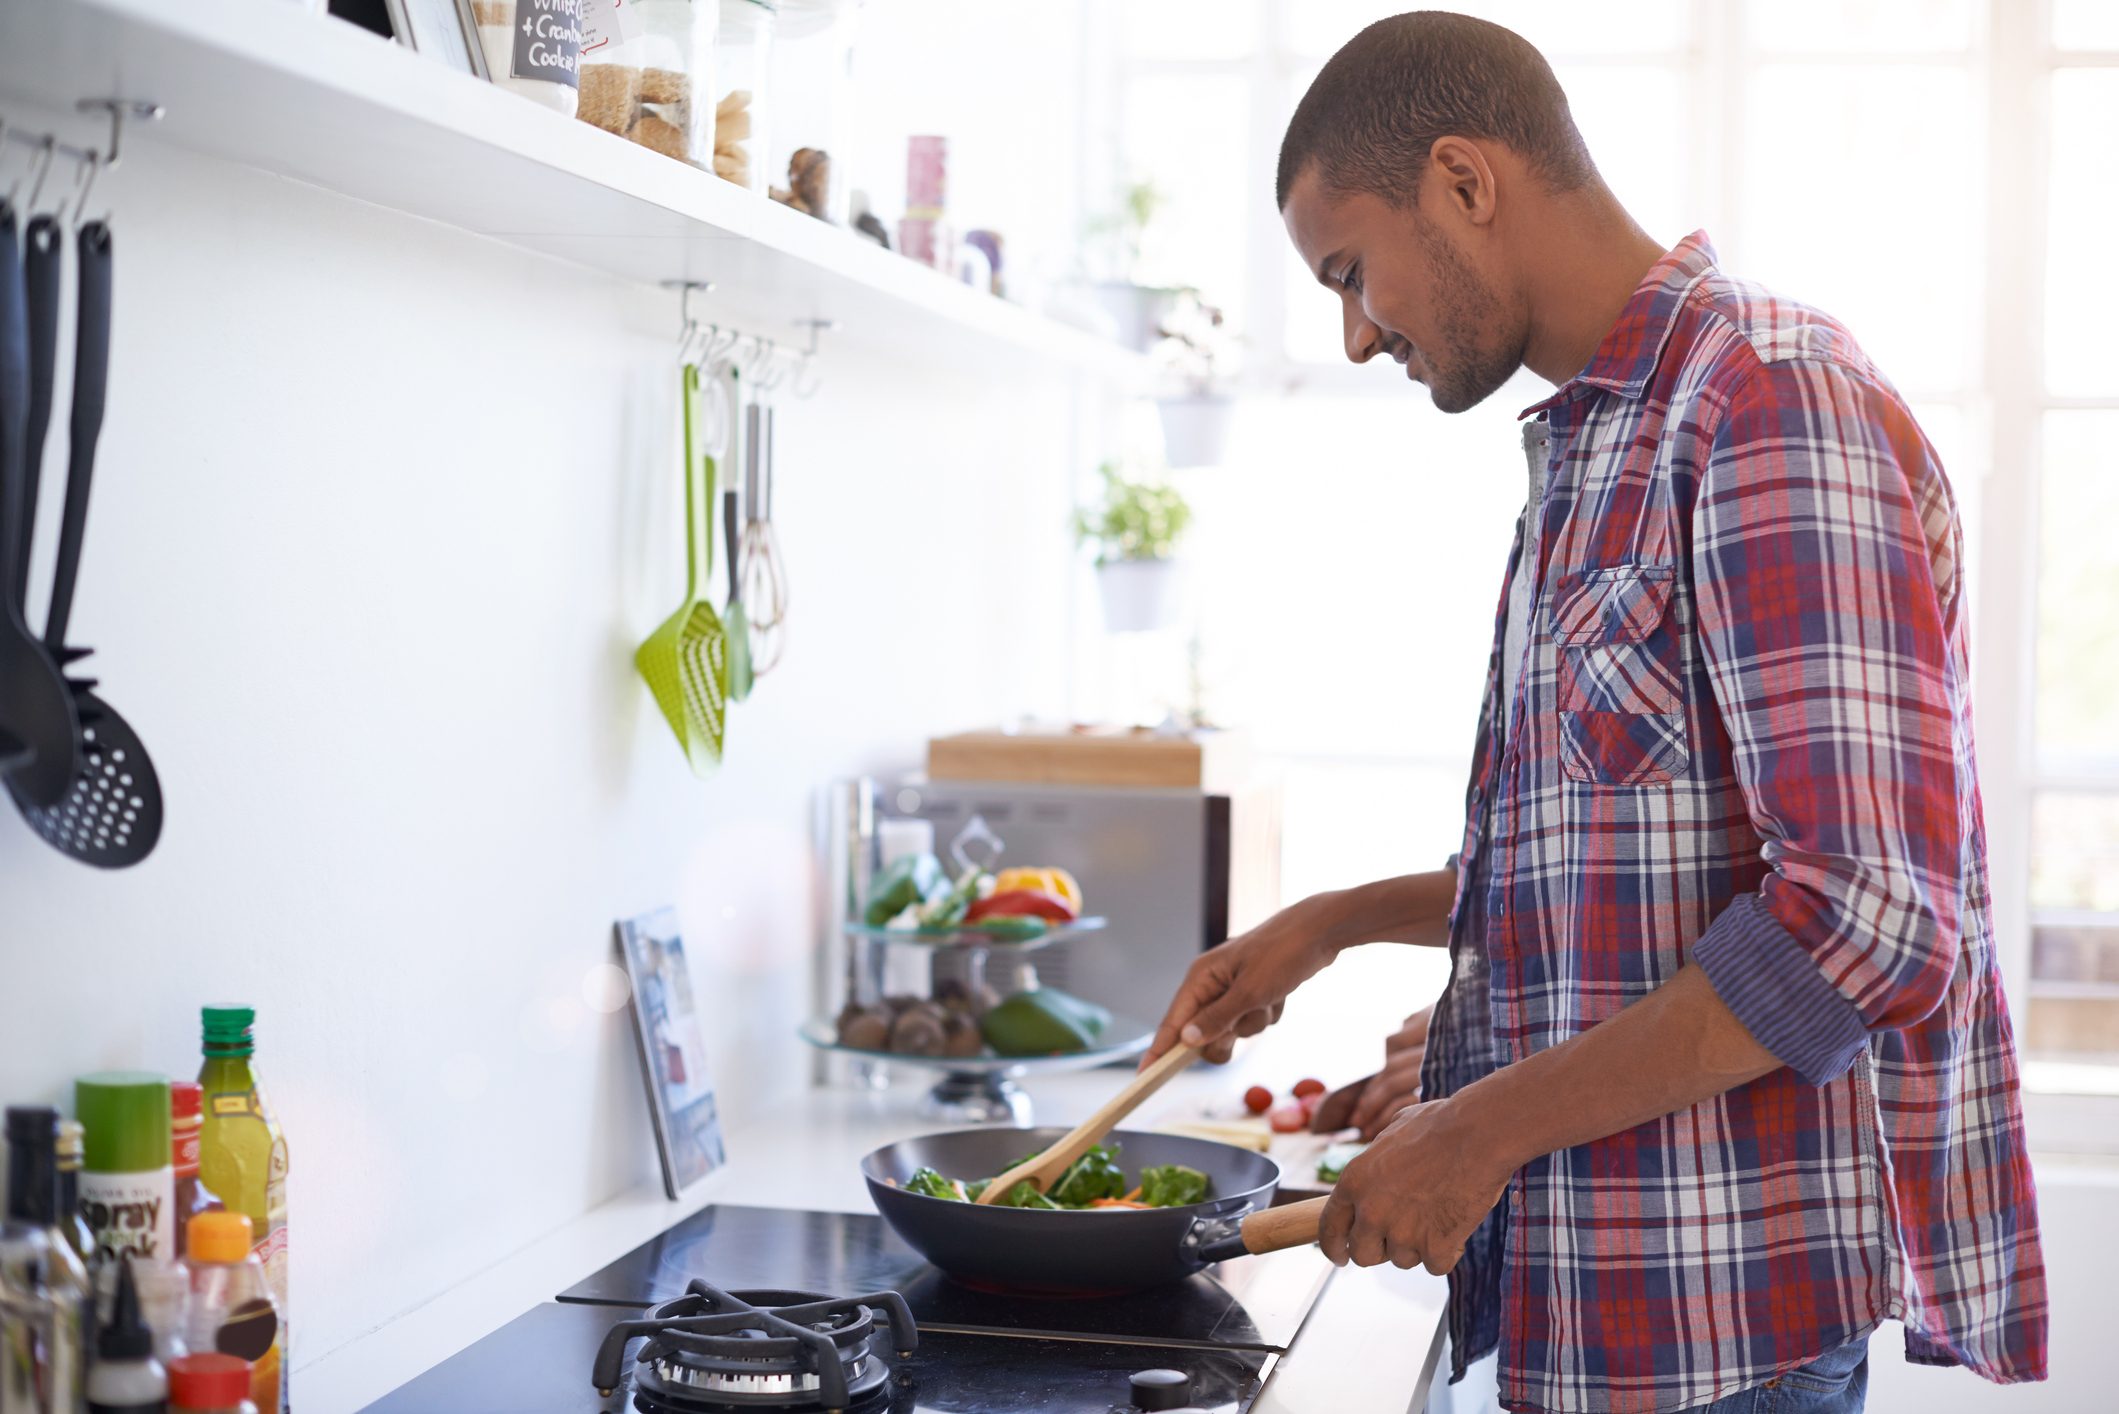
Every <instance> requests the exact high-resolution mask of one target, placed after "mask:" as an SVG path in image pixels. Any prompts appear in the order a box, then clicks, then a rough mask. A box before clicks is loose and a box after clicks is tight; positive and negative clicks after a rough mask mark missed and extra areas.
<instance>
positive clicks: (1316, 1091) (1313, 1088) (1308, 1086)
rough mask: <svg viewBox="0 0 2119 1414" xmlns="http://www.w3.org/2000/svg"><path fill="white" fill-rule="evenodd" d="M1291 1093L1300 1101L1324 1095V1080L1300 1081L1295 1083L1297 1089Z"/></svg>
mask: <svg viewBox="0 0 2119 1414" xmlns="http://www.w3.org/2000/svg"><path fill="white" fill-rule="evenodd" d="M1289 1093H1290V1094H1292V1095H1293V1096H1294V1097H1295V1098H1296V1099H1298V1100H1306V1099H1308V1098H1309V1097H1310V1096H1312V1095H1322V1094H1323V1093H1324V1082H1323V1081H1322V1080H1298V1081H1296V1082H1295V1088H1294V1089H1293V1090H1292V1091H1290V1092H1289Z"/></svg>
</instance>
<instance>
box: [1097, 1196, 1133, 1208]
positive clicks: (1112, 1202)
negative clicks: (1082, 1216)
mask: <svg viewBox="0 0 2119 1414" xmlns="http://www.w3.org/2000/svg"><path fill="white" fill-rule="evenodd" d="M1089 1206H1090V1207H1092V1208H1146V1207H1147V1206H1148V1205H1147V1204H1146V1203H1136V1202H1134V1201H1133V1200H1132V1199H1130V1198H1092V1199H1090V1200H1089Z"/></svg>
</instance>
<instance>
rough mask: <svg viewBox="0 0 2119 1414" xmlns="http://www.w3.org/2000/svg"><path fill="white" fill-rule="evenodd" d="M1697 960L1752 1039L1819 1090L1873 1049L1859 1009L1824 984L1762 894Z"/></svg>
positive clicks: (1696, 952)
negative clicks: (1865, 1049)
mask: <svg viewBox="0 0 2119 1414" xmlns="http://www.w3.org/2000/svg"><path fill="white" fill-rule="evenodd" d="M1692 956H1693V960H1694V961H1696V962H1698V963H1699V965H1700V966H1701V968H1703V969H1704V970H1705V971H1706V973H1707V980H1708V981H1709V982H1711V983H1713V984H1714V990H1715V994H1716V995H1717V996H1719V997H1721V999H1722V1002H1723V1003H1724V1005H1726V1006H1727V1007H1728V1008H1729V1009H1730V1010H1731V1011H1733V1012H1735V1013H1736V1019H1737V1020H1738V1021H1741V1022H1743V1023H1744V1029H1745V1030H1747V1031H1749V1032H1750V1033H1751V1035H1752V1038H1753V1039H1754V1040H1756V1041H1757V1042H1758V1043H1759V1044H1760V1045H1761V1046H1764V1047H1765V1048H1766V1049H1767V1050H1769V1051H1771V1052H1773V1054H1774V1055H1775V1056H1777V1057H1778V1058H1779V1059H1780V1060H1781V1062H1782V1063H1783V1064H1785V1065H1786V1066H1787V1067H1788V1068H1789V1069H1790V1070H1793V1071H1794V1072H1795V1073H1796V1074H1797V1075H1800V1076H1801V1077H1802V1078H1803V1079H1804V1080H1806V1081H1808V1082H1809V1083H1810V1084H1812V1085H1822V1084H1824V1083H1825V1082H1826V1081H1828V1080H1831V1079H1833V1078H1835V1077H1836V1076H1838V1075H1839V1074H1840V1073H1841V1072H1843V1071H1845V1070H1846V1068H1847V1067H1848V1066H1850V1065H1852V1064H1854V1058H1855V1056H1857V1055H1859V1054H1860V1053H1861V1049H1862V1047H1864V1046H1866V1045H1868V1044H1869V1030H1868V1028H1867V1027H1866V1026H1864V1025H1863V1024H1862V1019H1861V1013H1860V1012H1859V1011H1857V1010H1855V1007H1854V1003H1852V1002H1850V1001H1848V1000H1847V999H1846V998H1845V997H1843V996H1841V995H1840V994H1839V993H1838V991H1836V990H1835V989H1834V988H1833V986H1832V984H1831V983H1830V982H1827V981H1826V980H1825V976H1824V974H1823V973H1822V972H1819V971H1818V970H1817V963H1816V962H1815V961H1814V960H1812V958H1811V956H1810V954H1809V953H1808V952H1807V951H1805V950H1804V948H1803V945H1802V944H1801V943H1799V942H1797V941H1796V939H1795V935H1794V934H1793V933H1790V932H1789V931H1788V930H1787V929H1786V928H1784V927H1782V926H1781V923H1780V920H1779V919H1777V918H1775V917H1774V916H1773V915H1772V914H1771V913H1769V912H1768V911H1767V910H1766V904H1765V901H1764V900H1763V899H1761V898H1760V897H1759V896H1758V895H1757V894H1744V895H1742V896H1741V897H1739V898H1737V899H1735V900H1734V901H1732V902H1731V903H1730V905H1729V907H1727V908H1725V909H1723V910H1722V914H1721V916H1720V917H1719V918H1717V919H1715V920H1714V922H1712V923H1710V924H1708V925H1707V931H1706V932H1705V933H1702V934H1701V935H1700V939H1699V941H1698V942H1696V943H1694V944H1693V945H1692Z"/></svg>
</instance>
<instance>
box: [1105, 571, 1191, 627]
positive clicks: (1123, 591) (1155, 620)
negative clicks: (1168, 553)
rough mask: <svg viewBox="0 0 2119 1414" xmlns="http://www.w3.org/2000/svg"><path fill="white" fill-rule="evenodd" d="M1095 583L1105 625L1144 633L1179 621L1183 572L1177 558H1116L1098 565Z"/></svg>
mask: <svg viewBox="0 0 2119 1414" xmlns="http://www.w3.org/2000/svg"><path fill="white" fill-rule="evenodd" d="M1096 587H1097V589H1098V590H1099V591H1101V593H1102V595H1103V600H1104V627H1105V628H1106V629H1108V630H1109V631H1110V632H1112V633H1143V632H1147V631H1149V630H1153V629H1160V628H1168V627H1169V626H1170V625H1171V624H1173V623H1175V622H1176V621H1177V611H1178V608H1179V605H1180V601H1181V600H1182V599H1183V597H1184V595H1183V590H1184V575H1183V572H1182V569H1181V567H1180V566H1179V564H1178V562H1177V561H1176V560H1113V561H1111V562H1110V563H1108V564H1101V565H1098V566H1097V567H1096Z"/></svg>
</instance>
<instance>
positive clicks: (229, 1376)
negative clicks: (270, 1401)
mask: <svg viewBox="0 0 2119 1414" xmlns="http://www.w3.org/2000/svg"><path fill="white" fill-rule="evenodd" d="M248 1398H250V1362H249V1361H248V1360H245V1359H242V1358H241V1357H239V1356H235V1355H219V1354H206V1355H179V1356H178V1357H177V1358H176V1359H174V1360H172V1361H170V1362H169V1404H170V1407H171V1408H172V1409H233V1408H235V1407H236V1406H237V1405H238V1404H241V1403H242V1402H243V1401H244V1400H246V1399H248Z"/></svg>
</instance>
